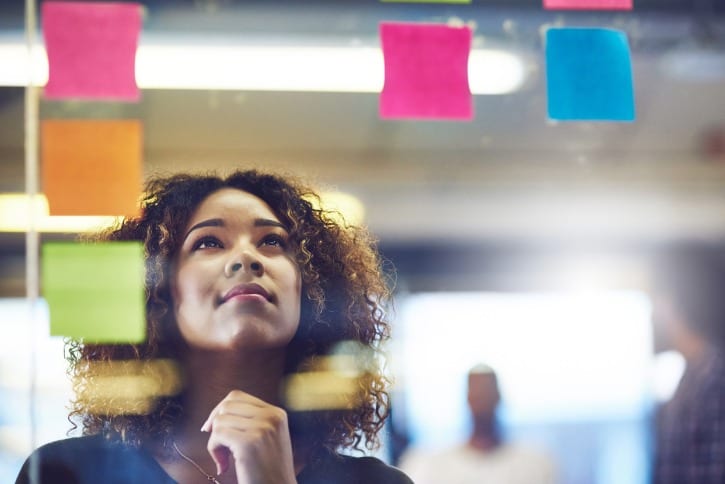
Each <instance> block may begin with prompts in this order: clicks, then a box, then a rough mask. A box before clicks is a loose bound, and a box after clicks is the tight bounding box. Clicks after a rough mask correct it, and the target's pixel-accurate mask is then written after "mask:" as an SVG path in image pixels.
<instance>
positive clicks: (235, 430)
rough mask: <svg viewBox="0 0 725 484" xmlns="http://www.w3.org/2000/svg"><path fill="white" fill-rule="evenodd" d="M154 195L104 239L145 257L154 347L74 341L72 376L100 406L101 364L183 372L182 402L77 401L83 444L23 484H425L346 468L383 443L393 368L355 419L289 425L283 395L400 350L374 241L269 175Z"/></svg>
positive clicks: (360, 383) (294, 417)
mask: <svg viewBox="0 0 725 484" xmlns="http://www.w3.org/2000/svg"><path fill="white" fill-rule="evenodd" d="M146 193H147V195H146V198H145V200H144V202H143V211H142V214H141V216H140V217H138V218H132V219H127V220H125V221H124V222H123V223H122V224H121V225H120V226H119V227H116V228H114V229H110V230H108V231H106V232H104V233H102V234H100V236H99V237H98V238H99V239H100V240H102V241H122V240H136V241H142V242H143V244H144V247H145V251H146V255H147V271H146V272H147V280H146V287H147V290H146V293H147V298H146V301H147V304H146V308H147V320H148V335H147V336H148V338H147V341H146V342H145V343H144V344H140V345H91V344H80V343H72V344H71V348H70V351H69V355H70V363H71V369H72V373H73V376H74V379H75V386H76V390H77V394H78V395H85V394H87V393H88V391H87V390H88V389H92V388H93V385H94V382H95V381H96V380H97V379H98V367H97V366H95V365H94V363H98V362H111V363H113V362H115V361H117V360H123V361H124V362H125V363H124V364H127V363H128V360H141V361H143V362H158V361H165V360H166V359H173V361H176V362H177V364H178V366H179V367H180V369H181V374H182V375H183V381H184V386H183V390H182V391H181V392H180V393H178V394H176V395H171V396H166V397H160V398H158V401H156V403H155V406H154V407H153V409H151V410H150V411H149V412H148V413H145V414H133V412H128V411H122V412H119V411H115V412H111V411H108V409H107V408H106V409H105V410H104V407H103V406H100V407H99V405H98V402H97V401H96V402H93V401H92V400H93V399H92V398H91V399H88V398H77V399H76V401H75V402H74V408H73V409H72V412H71V417H79V418H81V419H82V426H83V433H84V437H78V438H71V439H66V440H62V441H58V442H54V443H51V444H48V445H46V446H43V447H41V448H40V449H38V450H37V451H36V452H35V453H34V454H33V455H32V456H31V458H29V459H28V461H26V463H25V465H24V466H23V469H22V470H21V472H20V475H19V477H18V481H17V482H31V481H30V479H31V477H35V478H36V480H37V482H44V483H45V482H53V483H59V482H74V483H75V482H78V483H86V482H89V483H90V482H93V483H96V482H114V483H115V482H118V483H122V482H123V483H126V482H163V483H173V482H178V483H183V484H186V483H194V482H218V483H293V482H300V483H317V482H320V483H321V482H325V483H334V482H345V483H348V482H361V483H362V482H376V483H407V482H410V480H409V479H408V478H407V477H406V476H405V475H404V474H403V473H401V472H400V471H398V470H397V469H394V468H392V467H388V466H386V465H385V464H383V463H382V462H381V461H379V460H377V459H374V458H370V457H357V458H353V457H345V456H341V455H339V454H337V451H338V450H340V449H342V448H353V449H358V450H359V449H360V448H361V445H362V444H363V442H364V443H365V445H367V446H368V447H372V446H374V445H376V444H377V433H378V431H379V430H380V428H381V427H382V425H383V423H384V420H385V418H386V416H387V403H388V397H387V394H386V392H385V384H386V381H385V378H384V377H383V376H382V374H381V372H380V370H379V366H378V365H379V358H376V357H373V358H367V360H366V364H365V368H363V369H362V370H361V371H360V372H359V374H358V376H357V377H356V378H355V384H354V385H352V387H353V391H351V392H350V391H349V392H348V395H347V398H345V399H344V400H345V401H346V405H343V406H342V408H337V409H334V408H333V409H330V408H327V409H323V410H314V409H313V410H310V411H306V412H291V411H287V410H285V400H284V398H283V393H284V392H281V391H280V389H281V388H283V387H284V383H285V382H286V381H289V377H290V376H294V375H313V374H319V370H320V369H322V370H324V369H325V361H327V360H326V359H325V355H328V354H329V353H330V352H331V351H333V350H334V348H336V347H337V345H339V344H340V343H342V342H349V341H353V342H356V344H357V345H358V346H362V347H364V348H367V349H368V350H369V351H372V352H373V356H376V355H375V353H376V352H377V351H378V347H379V344H380V342H381V341H383V340H384V339H386V338H387V336H388V325H387V323H386V322H385V321H384V319H383V318H384V312H383V309H384V305H385V304H386V302H387V298H388V296H389V292H388V289H387V287H386V284H385V280H384V275H383V272H382V270H381V265H380V259H379V257H378V255H377V253H376V252H375V250H374V247H373V245H372V243H371V240H370V238H369V236H368V235H367V234H366V232H365V231H363V230H361V229H359V228H355V227H349V226H346V225H344V224H342V223H340V222H339V221H338V220H339V219H338V218H335V217H334V216H333V215H332V214H330V213H327V212H325V211H324V210H319V209H316V208H315V205H313V203H311V200H314V199H315V197H316V195H315V194H314V193H312V192H310V191H308V190H307V189H305V188H304V187H302V186H301V185H299V184H298V183H297V182H296V181H293V180H289V179H285V178H282V177H280V176H276V175H270V174H263V173H259V172H256V171H244V172H236V173H233V174H232V175H230V176H228V177H226V178H221V177H217V176H211V175H210V176H195V175H176V176H171V177H168V178H159V179H155V180H152V181H150V182H149V184H148V186H147V190H146ZM328 366H329V365H328ZM358 369H359V368H358ZM311 370H315V371H311ZM299 372H301V373H299ZM348 386H349V385H348ZM303 390H304V385H303ZM84 391H85V393H84ZM99 408H100V410H99ZM136 413H138V412H136Z"/></svg>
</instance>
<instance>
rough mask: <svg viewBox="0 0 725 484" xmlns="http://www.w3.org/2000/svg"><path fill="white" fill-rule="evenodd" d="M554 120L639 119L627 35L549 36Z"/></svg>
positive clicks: (560, 31) (570, 31) (565, 31)
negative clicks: (636, 116)
mask: <svg viewBox="0 0 725 484" xmlns="http://www.w3.org/2000/svg"><path fill="white" fill-rule="evenodd" d="M546 84H547V86H546V90H547V96H548V113H549V118H550V119H555V120H562V121H573V120H580V121H583V120H586V121H634V119H635V106H634V89H633V82H632V61H631V57H630V51H629V43H628V41H627V36H626V34H625V33H624V32H621V31H618V30H611V29H601V28H552V29H549V30H548V31H547V32H546Z"/></svg>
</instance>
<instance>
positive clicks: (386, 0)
mask: <svg viewBox="0 0 725 484" xmlns="http://www.w3.org/2000/svg"><path fill="white" fill-rule="evenodd" d="M380 1H381V2H383V3H471V1H472V0H380Z"/></svg>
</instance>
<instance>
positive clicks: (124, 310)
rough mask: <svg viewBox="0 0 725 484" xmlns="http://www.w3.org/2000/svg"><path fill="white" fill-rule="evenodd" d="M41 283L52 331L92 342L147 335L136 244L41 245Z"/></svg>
mask: <svg viewBox="0 0 725 484" xmlns="http://www.w3.org/2000/svg"><path fill="white" fill-rule="evenodd" d="M41 263H42V265H41V284H42V287H41V289H42V292H43V296H44V298H45V300H46V301H47V302H48V307H49V308H50V334H51V335H52V336H67V337H70V338H74V339H83V340H84V341H86V342H93V343H139V342H142V341H144V339H145V338H146V317H145V309H144V308H145V296H144V279H145V276H144V254H143V246H142V244H141V243H140V242H104V243H95V244H81V243H71V242H48V243H45V244H43V249H42V259H41Z"/></svg>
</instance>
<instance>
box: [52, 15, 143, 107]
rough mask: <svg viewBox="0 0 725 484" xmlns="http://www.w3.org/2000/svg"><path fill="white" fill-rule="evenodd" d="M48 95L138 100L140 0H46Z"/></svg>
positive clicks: (58, 97) (63, 97)
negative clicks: (100, 0) (125, 0)
mask: <svg viewBox="0 0 725 484" xmlns="http://www.w3.org/2000/svg"><path fill="white" fill-rule="evenodd" d="M42 28H43V37H44V39H45V50H46V52H47V54H48V69H49V72H48V83H47V84H46V86H45V91H44V94H45V97H46V98H48V99H68V98H75V99H106V100H118V101H137V100H138V99H139V90H138V87H137V86H136V75H135V61H136V48H137V46H138V37H139V32H140V30H141V6H140V5H139V4H137V3H90V2H44V3H43V6H42Z"/></svg>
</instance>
